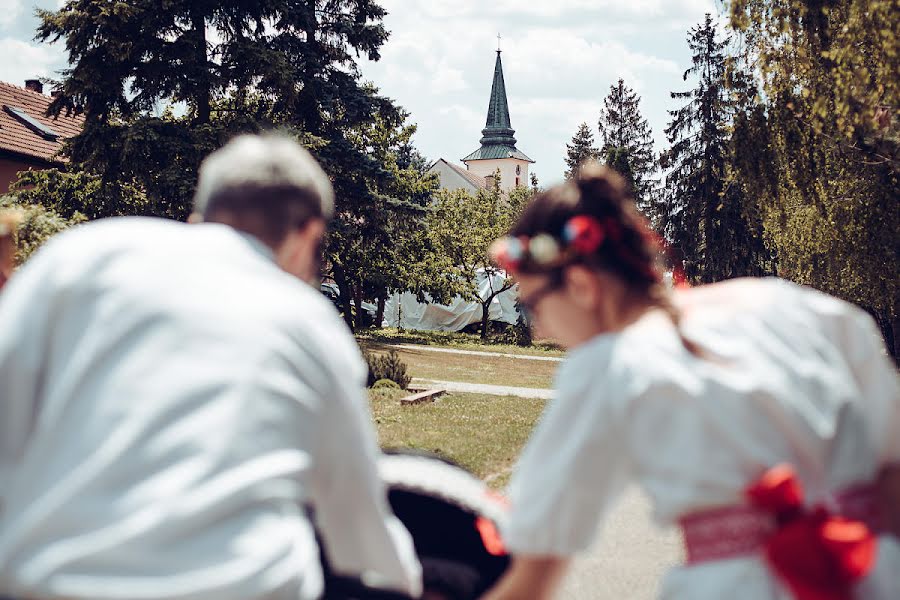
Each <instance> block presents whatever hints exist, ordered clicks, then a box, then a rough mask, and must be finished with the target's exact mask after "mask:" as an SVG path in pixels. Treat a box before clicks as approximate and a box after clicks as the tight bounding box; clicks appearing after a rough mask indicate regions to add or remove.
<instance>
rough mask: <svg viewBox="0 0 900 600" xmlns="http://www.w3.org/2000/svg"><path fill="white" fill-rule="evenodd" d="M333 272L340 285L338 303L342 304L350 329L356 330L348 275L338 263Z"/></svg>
mask: <svg viewBox="0 0 900 600" xmlns="http://www.w3.org/2000/svg"><path fill="white" fill-rule="evenodd" d="M332 273H333V274H334V282H335V283H336V284H337V286H338V303H339V304H340V305H341V310H342V311H343V313H344V322H345V323H347V327H349V328H350V331H355V329H353V306H352V305H351V302H350V298H351V296H350V292H349V283H348V282H347V276H346V274H345V273H344V269H342V268H341V267H339V266H338V265H334V266H333V267H332Z"/></svg>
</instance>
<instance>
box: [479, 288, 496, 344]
mask: <svg viewBox="0 0 900 600" xmlns="http://www.w3.org/2000/svg"><path fill="white" fill-rule="evenodd" d="M493 299H494V297H493V296H491V297H490V298H488V299H487V301H485V302H482V303H481V339H482V340H484V341H487V339H488V335H489V334H490V331H489V327H490V326H491V321H490V319H489V318H488V317H489V316H490V314H491V300H493Z"/></svg>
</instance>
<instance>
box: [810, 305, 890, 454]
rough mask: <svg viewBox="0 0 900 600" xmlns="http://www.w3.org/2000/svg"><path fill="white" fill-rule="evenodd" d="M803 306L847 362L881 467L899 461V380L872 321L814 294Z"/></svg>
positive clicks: (860, 312) (854, 308) (862, 313)
mask: <svg viewBox="0 0 900 600" xmlns="http://www.w3.org/2000/svg"><path fill="white" fill-rule="evenodd" d="M805 296H806V303H805V304H806V305H807V306H808V307H809V308H810V309H811V310H812V311H813V312H814V313H815V315H816V316H817V317H818V320H819V321H820V323H821V326H822V329H823V332H824V333H825V335H826V336H828V338H829V340H831V342H832V343H833V344H834V345H835V346H836V347H837V349H838V350H839V351H840V353H841V355H842V356H843V357H844V358H845V360H846V361H847V365H848V367H849V369H850V372H851V373H852V375H853V377H854V379H855V380H856V385H857V388H858V389H859V396H860V397H859V401H860V404H861V405H862V407H863V409H864V413H865V415H866V416H867V419H868V422H869V427H870V431H871V432H872V434H873V438H874V440H875V442H876V444H877V446H876V447H877V448H878V449H879V452H880V458H881V460H882V462H883V463H887V462H896V461H900V378H898V374H897V368H896V367H895V366H894V362H893V360H892V359H891V357H890V355H889V354H888V352H887V350H886V348H885V346H884V340H883V339H882V337H881V332H880V331H879V329H878V326H877V325H876V324H875V321H874V319H872V317H871V316H870V315H869V314H868V313H866V312H865V311H864V310H862V309H861V308H859V307H857V306H854V305H852V304H850V303H847V302H844V301H842V300H838V299H837V298H833V297H831V296H828V295H826V294H823V293H821V292H816V291H811V290H810V291H806V292H805Z"/></svg>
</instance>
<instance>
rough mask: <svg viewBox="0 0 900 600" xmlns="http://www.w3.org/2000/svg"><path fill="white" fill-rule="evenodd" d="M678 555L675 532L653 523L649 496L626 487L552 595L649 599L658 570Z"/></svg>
mask: <svg viewBox="0 0 900 600" xmlns="http://www.w3.org/2000/svg"><path fill="white" fill-rule="evenodd" d="M682 556H683V554H682V547H681V536H680V534H678V533H677V531H676V530H674V529H673V530H665V531H664V530H661V529H659V528H657V527H656V525H655V524H654V523H653V522H651V520H650V501H649V499H648V498H647V497H646V496H645V495H644V494H643V493H642V492H640V491H639V490H638V489H637V488H634V487H632V488H629V489H628V491H626V493H625V494H624V495H623V496H622V498H621V499H620V500H619V502H618V504H617V505H616V507H615V508H614V509H613V512H612V513H610V514H609V515H607V517H606V520H605V523H604V525H603V527H602V528H601V530H600V531H599V532H598V535H597V542H596V543H595V545H594V547H593V548H592V549H591V550H590V551H588V552H587V553H585V554H584V555H583V556H581V557H579V558H577V559H576V560H575V562H574V564H573V567H572V569H571V571H570V572H569V575H568V576H567V577H566V580H565V583H564V585H563V590H562V591H561V592H560V593H559V594H558V595H557V597H558V598H565V599H566V600H614V599H615V600H618V599H619V598H628V599H629V600H653V599H655V598H658V597H659V584H660V581H661V579H662V577H663V575H664V574H665V572H666V571H667V570H668V569H669V568H671V567H673V566H675V565H677V564H678V563H680V562H681V561H682V560H683V558H682Z"/></svg>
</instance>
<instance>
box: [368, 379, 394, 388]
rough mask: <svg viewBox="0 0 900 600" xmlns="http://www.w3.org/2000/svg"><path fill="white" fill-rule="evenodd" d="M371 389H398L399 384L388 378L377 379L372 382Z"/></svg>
mask: <svg viewBox="0 0 900 600" xmlns="http://www.w3.org/2000/svg"><path fill="white" fill-rule="evenodd" d="M372 389H373V390H399V389H400V385H399V384H398V383H397V382H396V381H391V380H390V379H379V380H378V381H376V382H375V383H373V384H372Z"/></svg>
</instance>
